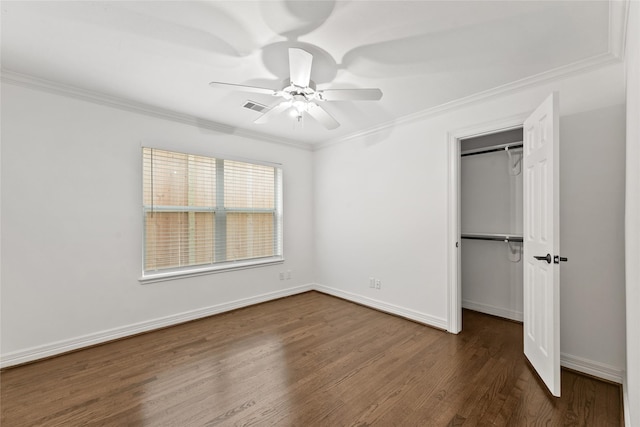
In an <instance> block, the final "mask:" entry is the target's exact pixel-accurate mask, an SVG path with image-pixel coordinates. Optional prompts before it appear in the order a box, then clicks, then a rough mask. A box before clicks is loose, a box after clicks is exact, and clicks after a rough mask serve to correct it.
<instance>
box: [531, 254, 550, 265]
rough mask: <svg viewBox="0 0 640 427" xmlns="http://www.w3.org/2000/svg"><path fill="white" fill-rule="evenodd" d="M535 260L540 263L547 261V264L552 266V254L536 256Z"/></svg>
mask: <svg viewBox="0 0 640 427" xmlns="http://www.w3.org/2000/svg"><path fill="white" fill-rule="evenodd" d="M534 258H535V259H537V260H539V261H547V264H551V254H546V255H544V256H535V255H534Z"/></svg>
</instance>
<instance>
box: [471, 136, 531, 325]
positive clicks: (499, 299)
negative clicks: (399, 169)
mask: <svg viewBox="0 0 640 427" xmlns="http://www.w3.org/2000/svg"><path fill="white" fill-rule="evenodd" d="M460 144H461V145H460V155H461V157H460V222H461V237H462V239H461V244H462V246H461V276H462V277H461V285H462V307H463V308H467V309H471V310H475V311H480V312H483V313H487V314H492V315H495V316H500V317H504V318H507V319H512V320H517V321H522V307H523V299H522V289H523V283H522V282H523V271H522V265H523V263H522V218H523V216H522V190H523V187H522V128H518V129H512V130H508V131H504V132H500V133H494V134H490V135H484V136H480V137H474V138H469V139H464V140H462V141H461V142H460Z"/></svg>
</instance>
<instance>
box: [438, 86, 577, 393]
mask: <svg viewBox="0 0 640 427" xmlns="http://www.w3.org/2000/svg"><path fill="white" fill-rule="evenodd" d="M510 131H514V133H515V132H516V131H520V132H522V143H523V146H522V148H521V151H520V152H521V153H522V154H520V156H518V155H517V153H516V152H515V150H516V145H515V143H517V141H515V142H514V145H513V146H510V145H509V144H511V142H505V141H504V140H502V141H501V140H500V138H506V140H509V139H512V138H511V137H507V135H511V136H513V135H512V134H510V133H509V132H510ZM498 134H501V135H498ZM559 134H560V119H559V94H558V93H557V92H554V93H552V94H551V95H549V96H548V97H547V98H546V99H545V100H544V101H543V102H542V103H541V104H540V105H539V106H538V107H537V108H536V109H535V110H534V111H533V112H532V113H531V114H528V115H525V116H524V117H520V118H519V117H514V118H511V119H507V120H503V121H501V122H499V123H493V124H491V125H485V126H482V127H476V128H473V129H463V130H459V131H456V132H452V133H450V134H449V172H450V173H449V184H448V185H449V192H448V193H449V200H448V205H449V218H450V222H449V227H448V229H449V231H448V234H449V248H448V258H449V262H448V273H449V287H448V297H449V315H448V328H447V330H448V331H449V332H451V333H458V332H460V331H461V330H462V328H463V325H462V307H463V298H464V299H465V300H466V305H467V307H469V308H473V309H475V310H478V311H485V312H486V311H489V310H490V309H491V310H493V313H492V314H495V315H501V316H503V317H516V318H517V317H522V322H523V339H524V349H523V351H524V354H525V356H526V357H527V359H528V360H529V362H530V363H531V366H532V367H533V368H534V369H535V370H536V372H537V373H538V374H539V376H540V378H541V379H542V380H543V381H544V383H545V385H546V386H547V387H548V389H549V391H550V392H551V394H553V395H554V396H560V265H559V264H560V263H561V262H563V261H567V258H565V257H563V256H561V255H560V214H559V206H560V200H559V176H560V173H559V143H560V136H559ZM494 138H495V139H494ZM516 139H520V138H516ZM499 142H501V143H499ZM463 143H464V144H465V145H464V149H463ZM503 144H508V145H507V146H506V147H502V148H501V147H500V145H503ZM500 150H502V151H503V152H504V154H506V157H507V164H506V165H504V160H503V166H502V167H503V168H506V170H507V175H508V176H511V177H517V176H518V175H521V176H522V177H521V184H519V183H518V179H517V178H515V179H513V182H511V181H509V183H508V184H506V185H507V186H508V188H509V193H510V195H513V196H512V197H509V198H508V199H504V198H502V196H501V198H500V200H501V201H498V202H496V200H498V199H497V198H496V196H494V195H488V194H489V193H485V192H483V191H480V190H479V189H478V186H477V184H478V183H479V182H478V181H480V178H477V179H474V180H472V182H471V183H470V184H466V185H470V186H472V187H471V188H472V189H471V190H469V189H465V190H464V191H465V194H467V195H468V197H470V198H471V199H469V200H470V201H467V202H466V203H467V205H466V206H465V203H464V202H463V200H462V197H463V196H462V189H461V181H462V176H461V168H462V158H463V156H462V154H463V151H464V154H465V156H464V157H477V158H480V156H488V155H489V154H492V153H494V152H495V153H499V152H500ZM511 150H514V151H511ZM482 151H485V152H484V153H482V154H480V153H481V152H482ZM487 158H488V157H487ZM465 163H469V162H466V161H465ZM486 163H491V162H490V161H488V160H487V161H486ZM476 166H477V165H476ZM467 167H469V166H467ZM469 168H470V169H469V170H473V169H480V168H478V167H469ZM498 168H500V166H498ZM503 170H504V169H503ZM465 173H467V172H466V169H465ZM465 181H469V180H467V179H466V177H465ZM485 186H490V187H496V188H501V187H502V191H503V192H505V190H504V189H505V188H507V187H505V186H504V183H503V184H498V183H494V182H492V181H491V179H489V181H488V182H486V183H485ZM520 188H521V189H522V190H521V194H522V196H521V199H522V203H521V206H522V214H521V215H519V214H518V205H520V203H518V202H517V198H518V194H519V193H518V190H519V189H520ZM491 194H493V193H491ZM474 198H475V199H476V200H475V205H476V206H481V208H479V209H480V211H485V213H481V214H476V216H474V215H473V214H474V213H473V212H470V215H467V213H466V212H465V214H464V215H465V223H464V225H463V224H462V216H463V214H462V211H463V210H468V209H469V205H471V206H473V205H474V203H472V201H473V200H474ZM511 199H515V200H511ZM505 200H506V201H505ZM489 201H494V202H496V203H497V204H498V205H499V206H502V207H503V209H504V210H502V211H493V212H490V211H489V209H487V208H488V207H491V206H490V203H488V202H489ZM505 211H506V212H508V214H506V215H505ZM504 226H506V228H507V230H506V231H503V230H504V229H503V228H502V227H504ZM467 227H470V228H467ZM476 227H477V228H476ZM485 227H486V228H485ZM494 227H495V228H494ZM483 228H485V229H484V230H483ZM487 228H489V229H487ZM518 228H520V229H521V230H522V235H521V236H520V235H519V233H518V231H519V230H518ZM512 230H513V231H512ZM463 235H464V236H463ZM462 237H465V239H463V238H462ZM520 238H521V239H522V242H518V241H517V240H520ZM491 239H494V240H491ZM475 240H477V241H479V242H475V243H484V244H502V245H503V249H502V251H503V254H505V248H504V245H506V246H507V249H506V254H505V255H506V257H507V261H508V262H510V263H517V262H521V263H522V267H520V268H521V271H522V275H521V276H520V277H522V286H521V287H520V286H519V285H518V283H517V280H518V277H517V276H518V275H517V273H514V271H515V272H517V271H518V267H517V266H513V265H511V266H510V268H508V269H507V270H509V273H508V275H506V276H504V277H506V278H507V279H506V283H507V286H506V289H507V291H508V297H507V298H506V299H505V298H504V295H501V294H500V292H499V290H495V289H493V288H492V289H491V290H487V291H486V292H487V293H488V294H492V295H490V297H492V298H494V299H487V298H486V297H487V295H484V297H485V300H484V302H483V301H474V300H473V298H477V297H478V295H480V294H481V293H479V292H476V293H475V294H474V293H473V291H474V289H473V288H470V287H469V286H470V285H471V284H472V282H469V281H468V280H467V281H466V283H465V285H464V288H465V289H466V290H467V292H466V294H465V293H464V292H463V285H462V282H463V281H465V278H464V274H463V271H462V270H463V264H464V260H462V257H463V250H462V248H461V246H462V245H463V244H464V243H463V241H466V242H467V243H468V242H470V241H475ZM480 241H481V242H480ZM518 244H521V247H518V246H517V245H518ZM467 249H469V250H466V249H465V251H464V252H465V253H466V252H468V253H469V255H467V257H469V258H470V259H471V260H472V261H471V263H470V264H469V265H468V266H465V267H464V269H465V270H467V271H473V268H476V267H478V268H479V270H478V273H477V274H478V275H480V276H484V277H485V278H488V279H489V282H496V281H497V277H499V276H500V273H499V268H497V266H496V265H493V264H492V263H491V261H489V256H490V255H491V253H492V252H496V253H497V251H498V250H500V249H498V248H497V247H494V248H493V250H492V249H488V248H485V249H484V250H480V251H478V253H476V254H475V255H470V254H471V252H470V250H471V249H472V247H471V245H467ZM474 259H475V261H474ZM503 261H504V258H503ZM503 270H505V269H503ZM503 273H504V271H503ZM467 275H469V273H468V272H467ZM510 278H513V280H510ZM491 284H492V283H489V285H491ZM496 289H497V288H496ZM519 293H520V294H521V295H522V296H521V297H520V295H519ZM487 301H488V302H487ZM497 301H498V302H499V301H501V302H502V303H504V304H503V305H504V307H499V306H498V305H497V304H498V303H497ZM520 301H522V303H521V304H520ZM520 307H521V311H520ZM518 312H520V313H521V314H519V313H518Z"/></svg>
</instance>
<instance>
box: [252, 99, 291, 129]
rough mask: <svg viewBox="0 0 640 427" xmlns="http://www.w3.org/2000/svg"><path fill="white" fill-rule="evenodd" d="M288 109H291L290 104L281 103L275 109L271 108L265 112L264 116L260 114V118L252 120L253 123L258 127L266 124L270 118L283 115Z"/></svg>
mask: <svg viewBox="0 0 640 427" xmlns="http://www.w3.org/2000/svg"><path fill="white" fill-rule="evenodd" d="M289 108H291V102H287V101H285V102H281V103H280V104H278V105H276V106H275V107H271V108H270V109H268V110H267V111H265V112H264V114H262V115H261V116H260V117H258V118H257V119H255V120H254V123H257V124H259V125H261V124H263V123H267V122H268V121H269V120H270V119H271V118H272V117H275V116H277V115H278V114H280V113H284V112H285V111H287V110H288V109H289Z"/></svg>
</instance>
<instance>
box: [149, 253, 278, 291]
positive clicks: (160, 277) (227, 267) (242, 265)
mask: <svg viewBox="0 0 640 427" xmlns="http://www.w3.org/2000/svg"><path fill="white" fill-rule="evenodd" d="M282 263H284V258H282V257H277V258H267V259H264V260H259V261H257V260H251V261H238V262H230V263H225V264H220V265H216V266H213V267H212V266H208V267H203V268H193V269H189V270H179V271H167V272H162V273H149V274H144V275H142V277H140V278H138V281H139V282H140V283H141V284H143V285H146V284H148V283H156V282H164V281H167V280H177V279H183V278H186V277H193V276H204V275H206V274H215V273H226V272H229V271H235V270H246V269H249V268H259V267H265V266H268V265H275V264H282Z"/></svg>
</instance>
